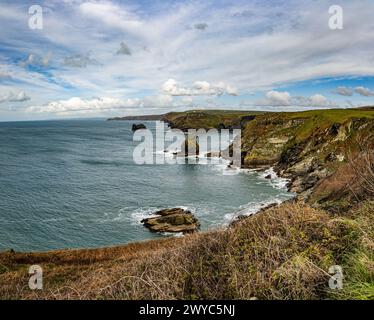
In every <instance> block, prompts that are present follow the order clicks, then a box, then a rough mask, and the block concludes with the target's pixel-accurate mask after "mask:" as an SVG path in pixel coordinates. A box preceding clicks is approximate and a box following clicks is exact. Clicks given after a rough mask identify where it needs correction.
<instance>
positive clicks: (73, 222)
mask: <svg viewBox="0 0 374 320" xmlns="http://www.w3.org/2000/svg"><path fill="white" fill-rule="evenodd" d="M132 123H133V122H127V121H122V122H121V121H119V122H115V121H110V122H107V121H104V120H71V121H39V122H37V121H35V122H12V123H0V250H7V249H10V248H12V249H14V250H18V251H36V250H37V251H44V250H51V249H62V248H83V247H84V248H86V247H101V246H110V245H117V244H124V243H128V242H133V241H141V240H145V239H152V238H158V237H165V236H170V235H161V234H155V233H151V232H149V231H148V230H147V229H145V228H144V227H143V226H142V225H141V224H140V220H141V219H142V218H144V217H145V216H147V215H149V214H151V213H152V212H154V211H155V210H157V209H160V208H167V207H177V206H178V207H179V206H182V207H186V208H188V209H190V210H191V211H193V212H194V213H195V214H196V216H197V217H198V218H199V220H200V221H201V228H202V230H207V229H210V228H216V227H219V226H222V225H225V224H227V223H228V222H229V221H230V220H231V219H232V218H233V217H234V216H235V215H238V214H242V213H249V212H252V211H254V210H256V209H257V208H259V207H260V206H261V205H264V204H266V203H270V202H274V201H282V200H285V199H287V198H289V197H290V196H291V195H290V194H289V193H287V192H286V191H285V189H284V188H282V187H281V185H282V184H283V182H282V181H281V180H279V179H273V180H266V179H264V178H263V176H264V174H258V173H250V172H241V173H239V174H236V175H226V174H225V172H224V170H222V166H217V165H136V164H135V163H134V161H133V156H132V152H133V149H134V147H135V146H136V143H135V142H133V141H132V132H131V125H132ZM145 124H146V125H147V127H148V128H154V127H155V123H154V122H146V123H145Z"/></svg>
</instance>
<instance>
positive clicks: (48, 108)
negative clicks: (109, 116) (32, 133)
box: [26, 95, 173, 115]
mask: <svg viewBox="0 0 374 320" xmlns="http://www.w3.org/2000/svg"><path fill="white" fill-rule="evenodd" d="M172 105H173V98H172V97H171V96H168V95H158V96H149V97H145V98H143V99H138V98H134V99H115V98H108V97H100V98H93V99H82V98H79V97H73V98H70V99H68V100H59V101H52V102H49V103H48V104H45V105H41V106H30V107H28V108H26V112H29V113H53V114H58V115H67V114H69V115H70V114H74V113H85V112H86V113H91V114H92V113H95V114H102V113H105V112H108V111H114V110H121V109H131V108H143V107H153V108H154V107H160V108H164V107H168V106H172Z"/></svg>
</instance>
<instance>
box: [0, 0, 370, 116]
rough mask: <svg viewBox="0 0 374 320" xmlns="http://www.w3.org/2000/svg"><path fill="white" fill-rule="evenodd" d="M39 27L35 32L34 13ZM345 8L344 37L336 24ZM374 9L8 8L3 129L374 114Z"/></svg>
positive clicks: (307, 4)
mask: <svg viewBox="0 0 374 320" xmlns="http://www.w3.org/2000/svg"><path fill="white" fill-rule="evenodd" d="M34 4H38V5H40V6H41V7H42V9H43V29H42V30H32V29H30V28H29V26H28V21H29V18H30V15H29V13H28V10H29V7H30V6H31V5H34ZM331 5H340V6H341V7H342V8H343V13H344V16H343V18H344V20H343V21H344V29H343V30H331V29H330V28H329V27H328V21H329V18H330V15H329V12H328V10H329V7H330V6H331ZM372 12H374V2H373V1H371V0H362V1H342V0H340V1H338V0H335V1H327V0H309V1H296V0H290V1H276V0H273V1H251V0H247V1H223V0H219V1H217V0H215V1H170V0H169V1H165V0H163V1H149V0H143V1H93V0H92V1H83V0H82V1H81V0H64V1H53V0H49V1H48V0H45V1H35V0H33V1H22V2H21V1H1V10H0V25H1V26H2V27H1V30H0V121H8V120H32V119H51V118H73V117H79V118H82V117H108V116H117V115H135V114H153V113H166V112H169V111H173V110H186V109H192V108H232V109H252V110H276V111H278V110H279V111H281V110H285V111H291V110H306V109H313V108H332V107H334V108H346V107H356V106H363V105H374V20H373V19H372V17H371V16H372Z"/></svg>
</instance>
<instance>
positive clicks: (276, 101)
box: [265, 90, 291, 106]
mask: <svg viewBox="0 0 374 320" xmlns="http://www.w3.org/2000/svg"><path fill="white" fill-rule="evenodd" d="M290 99H291V95H290V94H289V93H288V92H279V91H273V90H272V91H269V92H268V93H266V101H265V104H266V105H271V106H289V105H290V104H291V101H290Z"/></svg>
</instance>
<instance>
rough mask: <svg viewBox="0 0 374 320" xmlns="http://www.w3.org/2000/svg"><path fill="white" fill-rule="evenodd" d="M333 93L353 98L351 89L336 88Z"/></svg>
mask: <svg viewBox="0 0 374 320" xmlns="http://www.w3.org/2000/svg"><path fill="white" fill-rule="evenodd" d="M333 93H336V94H339V95H341V96H345V97H351V96H353V89H352V88H347V87H338V88H336V89H335V90H334V91H333Z"/></svg>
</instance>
